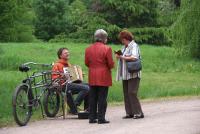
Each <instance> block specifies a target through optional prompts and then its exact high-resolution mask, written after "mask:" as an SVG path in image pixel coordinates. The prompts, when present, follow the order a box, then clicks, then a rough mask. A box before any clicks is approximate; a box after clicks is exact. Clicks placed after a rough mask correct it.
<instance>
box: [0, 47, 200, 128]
mask: <svg viewBox="0 0 200 134" xmlns="http://www.w3.org/2000/svg"><path fill="white" fill-rule="evenodd" d="M87 46H88V44H82V43H0V76H1V77H0V126H5V125H7V124H12V123H13V122H14V121H13V117H12V108H11V100H12V94H13V92H14V90H15V87H16V86H17V85H18V84H19V83H20V82H21V80H22V79H23V78H24V77H25V74H23V73H21V72H19V71H18V66H19V65H20V64H22V63H24V62H28V61H34V62H39V63H52V62H54V61H56V59H57V56H56V52H57V49H58V48H60V47H68V48H69V50H70V53H71V59H70V62H71V63H72V64H78V65H81V66H82V68H83V70H84V72H85V73H86V77H85V80H86V81H87V68H86V67H85V65H84V50H85V48H86V47H87ZM111 46H112V48H113V50H118V49H120V48H121V46H115V45H111ZM141 52H142V62H143V71H142V79H141V84H140V90H139V97H140V98H141V99H152V98H160V97H173V96H198V95H200V83H199V81H200V62H199V61H196V60H193V59H190V58H188V57H182V58H178V57H176V56H175V54H174V50H173V49H172V48H169V47H155V46H149V45H142V46H141ZM115 76H116V68H115V69H113V86H112V87H110V90H109V97H108V100H109V102H116V101H117V102H121V101H123V94H122V85H121V81H115ZM35 116H36V117H34V118H38V117H39V118H40V117H41V116H40V112H38V114H36V115H35Z"/></svg>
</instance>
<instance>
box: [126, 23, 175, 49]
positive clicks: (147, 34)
mask: <svg viewBox="0 0 200 134" xmlns="http://www.w3.org/2000/svg"><path fill="white" fill-rule="evenodd" d="M129 31H130V32H132V33H133V35H134V37H135V40H136V41H137V42H138V43H140V44H152V45H159V46H161V45H167V46H170V45H171V43H172V41H171V40H170V39H169V37H168V36H167V32H168V30H167V28H154V27H146V28H130V29H129Z"/></svg>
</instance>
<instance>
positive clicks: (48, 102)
mask: <svg viewBox="0 0 200 134" xmlns="http://www.w3.org/2000/svg"><path fill="white" fill-rule="evenodd" d="M43 105H44V112H45V114H46V115H47V117H55V116H56V114H57V113H58V111H59V106H60V96H59V94H58V93H57V92H56V91H48V92H46V93H45V95H44V100H43Z"/></svg>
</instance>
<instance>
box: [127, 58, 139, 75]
mask: <svg viewBox="0 0 200 134" xmlns="http://www.w3.org/2000/svg"><path fill="white" fill-rule="evenodd" d="M126 66H127V69H128V72H129V73H135V72H139V71H140V70H142V63H141V60H140V59H137V60H135V61H126Z"/></svg>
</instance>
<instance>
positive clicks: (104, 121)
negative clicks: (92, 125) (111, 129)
mask: <svg viewBox="0 0 200 134" xmlns="http://www.w3.org/2000/svg"><path fill="white" fill-rule="evenodd" d="M106 123H110V121H107V120H98V124H106Z"/></svg>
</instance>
